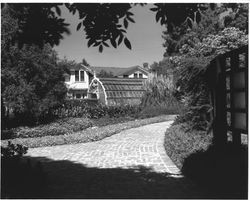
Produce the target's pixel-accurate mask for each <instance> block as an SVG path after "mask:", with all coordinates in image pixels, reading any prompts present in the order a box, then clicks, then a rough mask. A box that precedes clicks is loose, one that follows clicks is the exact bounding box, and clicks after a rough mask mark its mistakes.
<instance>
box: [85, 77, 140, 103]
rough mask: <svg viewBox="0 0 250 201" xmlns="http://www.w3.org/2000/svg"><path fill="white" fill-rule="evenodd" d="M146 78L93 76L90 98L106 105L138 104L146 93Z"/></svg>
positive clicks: (89, 92) (89, 91)
mask: <svg viewBox="0 0 250 201" xmlns="http://www.w3.org/2000/svg"><path fill="white" fill-rule="evenodd" d="M144 80H145V79H139V78H138V79H130V78H97V77H95V78H93V80H92V81H91V83H90V86H89V90H88V98H89V99H97V100H98V101H99V103H101V104H104V105H109V106H110V105H127V104H129V105H138V104H140V103H141V97H142V96H143V94H144V89H143V81H144Z"/></svg>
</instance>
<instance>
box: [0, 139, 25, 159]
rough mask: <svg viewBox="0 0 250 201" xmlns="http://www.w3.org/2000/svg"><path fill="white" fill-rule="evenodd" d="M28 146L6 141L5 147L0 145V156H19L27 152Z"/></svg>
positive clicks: (5, 157) (6, 157)
mask: <svg viewBox="0 0 250 201" xmlns="http://www.w3.org/2000/svg"><path fill="white" fill-rule="evenodd" d="M27 150H28V147H25V146H22V145H20V144H12V143H11V142H10V141H8V145H7V147H1V158H4V159H8V158H13V157H16V156H17V157H21V156H23V155H24V154H26V153H27Z"/></svg>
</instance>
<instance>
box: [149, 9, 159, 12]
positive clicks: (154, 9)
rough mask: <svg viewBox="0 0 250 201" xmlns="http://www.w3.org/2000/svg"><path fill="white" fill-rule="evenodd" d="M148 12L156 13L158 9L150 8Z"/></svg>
mask: <svg viewBox="0 0 250 201" xmlns="http://www.w3.org/2000/svg"><path fill="white" fill-rule="evenodd" d="M150 10H152V11H154V12H156V11H157V10H158V8H150Z"/></svg>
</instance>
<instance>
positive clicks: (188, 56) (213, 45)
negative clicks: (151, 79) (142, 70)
mask: <svg viewBox="0 0 250 201" xmlns="http://www.w3.org/2000/svg"><path fill="white" fill-rule="evenodd" d="M247 44H248V35H246V34H245V32H243V31H241V30H239V29H238V28H235V27H229V28H225V29H223V30H222V31H221V32H219V33H218V34H210V35H208V36H207V37H205V38H203V39H202V41H201V42H197V43H194V44H192V45H190V44H185V45H183V46H182V48H181V49H180V53H181V55H180V56H174V57H172V58H171V61H172V62H173V63H174V64H175V66H176V68H175V71H174V73H175V76H176V77H178V80H177V82H176V85H177V87H178V89H179V91H180V92H181V93H182V100H183V102H184V103H185V105H186V106H187V108H188V110H187V111H186V112H185V113H184V114H183V115H181V117H179V119H178V122H179V123H182V122H188V124H187V125H189V126H190V127H191V129H194V128H195V129H201V130H206V129H207V128H208V126H209V125H210V124H209V121H210V119H209V118H210V117H209V111H211V106H210V105H209V97H208V88H207V83H206V77H205V74H204V73H205V71H206V67H207V66H208V64H209V62H210V61H211V60H212V59H213V58H215V57H216V56H218V55H219V54H223V53H225V52H228V51H230V50H233V49H236V48H239V47H241V46H244V45H247ZM240 62H243V61H242V58H240Z"/></svg>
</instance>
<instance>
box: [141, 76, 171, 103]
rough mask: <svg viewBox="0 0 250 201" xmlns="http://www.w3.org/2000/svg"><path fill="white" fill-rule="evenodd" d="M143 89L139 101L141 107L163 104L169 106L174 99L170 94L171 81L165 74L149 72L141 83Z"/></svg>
mask: <svg viewBox="0 0 250 201" xmlns="http://www.w3.org/2000/svg"><path fill="white" fill-rule="evenodd" d="M143 90H145V93H144V95H143V97H142V101H141V105H142V106H143V107H146V106H149V105H163V104H165V105H167V106H169V105H170V103H172V102H174V101H175V99H174V97H173V96H172V92H173V90H174V86H173V82H172V80H171V79H170V78H168V77H166V76H163V75H156V74H149V76H148V79H147V80H145V81H144V83H143Z"/></svg>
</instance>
